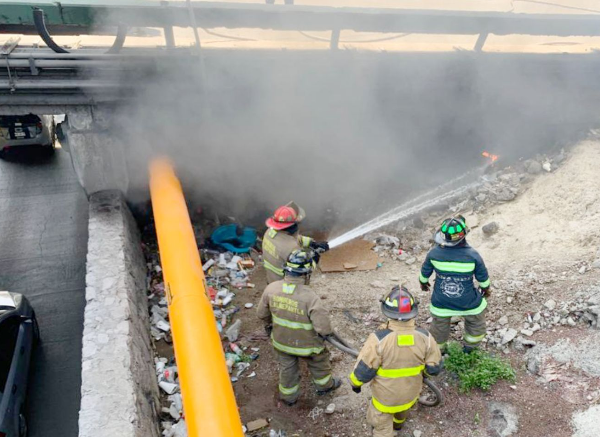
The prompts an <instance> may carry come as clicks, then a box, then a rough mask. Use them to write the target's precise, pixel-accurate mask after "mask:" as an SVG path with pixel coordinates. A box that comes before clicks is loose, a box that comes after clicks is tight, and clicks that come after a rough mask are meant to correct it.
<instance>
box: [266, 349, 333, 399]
mask: <svg viewBox="0 0 600 437" xmlns="http://www.w3.org/2000/svg"><path fill="white" fill-rule="evenodd" d="M275 354H276V355H277V361H278V362H279V397H280V398H281V399H282V400H284V401H286V402H294V401H296V400H297V399H298V397H299V396H300V360H301V359H302V360H304V361H306V364H307V366H308V371H309V372H310V375H311V377H312V380H313V382H314V384H315V387H316V389H317V390H327V389H329V388H331V386H332V385H333V378H332V375H331V362H330V361H329V351H328V350H327V349H325V350H323V352H321V353H320V354H317V355H312V356H310V357H298V356H296V355H289V354H286V353H283V352H281V351H278V350H277V349H275ZM296 387H297V389H296ZM282 388H284V390H282ZM292 389H296V390H294V391H293V392H291V390H292Z"/></svg>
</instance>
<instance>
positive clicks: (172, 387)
mask: <svg viewBox="0 0 600 437" xmlns="http://www.w3.org/2000/svg"><path fill="white" fill-rule="evenodd" d="M158 386H159V387H160V388H162V389H163V390H164V391H165V393H167V394H169V395H172V394H173V393H175V392H176V391H178V390H179V386H178V385H177V384H175V383H172V382H167V381H160V382H159V383H158Z"/></svg>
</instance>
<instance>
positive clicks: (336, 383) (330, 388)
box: [317, 376, 342, 396]
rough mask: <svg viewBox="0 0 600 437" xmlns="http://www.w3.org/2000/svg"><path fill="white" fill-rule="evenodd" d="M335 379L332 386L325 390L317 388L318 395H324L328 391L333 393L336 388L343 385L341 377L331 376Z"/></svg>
mask: <svg viewBox="0 0 600 437" xmlns="http://www.w3.org/2000/svg"><path fill="white" fill-rule="evenodd" d="M331 379H332V380H333V384H331V387H329V388H328V389H325V390H317V396H323V395H325V394H327V393H331V392H332V391H334V390H337V389H338V388H340V386H341V385H342V380H341V379H340V378H336V377H335V376H334V377H332V378H331Z"/></svg>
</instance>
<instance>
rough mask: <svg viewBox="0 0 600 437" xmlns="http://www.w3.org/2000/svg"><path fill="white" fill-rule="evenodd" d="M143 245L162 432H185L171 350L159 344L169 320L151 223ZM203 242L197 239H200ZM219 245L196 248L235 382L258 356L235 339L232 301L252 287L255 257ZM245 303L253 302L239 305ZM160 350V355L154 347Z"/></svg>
mask: <svg viewBox="0 0 600 437" xmlns="http://www.w3.org/2000/svg"><path fill="white" fill-rule="evenodd" d="M146 231H147V232H145V235H146V236H147V238H145V239H144V245H143V249H144V252H145V255H146V261H147V271H148V277H147V290H148V308H149V312H150V333H151V336H152V338H153V339H154V346H155V351H156V354H157V356H156V357H155V369H156V377H157V381H158V386H159V388H160V391H161V395H162V396H161V403H162V408H161V427H162V430H163V431H162V435H163V436H164V437H187V435H188V434H187V428H186V425H185V415H184V411H183V402H182V398H181V394H180V384H179V375H178V372H177V363H176V360H175V356H174V352H173V350H172V349H170V348H169V347H167V348H166V349H165V348H164V347H160V348H158V347H157V345H158V344H159V342H161V341H164V342H165V343H166V344H167V345H171V344H172V337H171V325H170V323H169V309H168V302H167V299H166V295H165V285H164V282H163V276H162V268H161V266H160V260H159V255H158V246H157V243H156V241H155V237H154V236H153V235H152V234H153V232H152V231H153V229H152V230H150V229H146ZM202 243H203V242H200V244H201V245H203V244H202ZM223 250H224V249H223V248H222V247H214V246H205V247H204V248H202V249H200V256H201V259H202V265H203V267H202V268H203V270H204V274H205V277H206V285H207V290H206V291H207V295H208V298H209V299H210V301H211V304H212V307H213V312H214V316H215V324H216V326H217V330H218V332H219V333H220V334H221V338H222V341H223V344H224V348H225V356H226V360H227V368H228V370H229V373H230V375H231V381H232V382H234V383H235V382H237V381H238V380H239V379H240V378H242V377H247V378H252V377H254V376H256V372H254V371H251V370H250V366H251V363H252V362H253V361H254V360H256V359H258V357H259V353H258V352H259V348H248V347H243V346H241V345H239V344H238V342H239V340H240V338H241V335H240V331H241V325H242V322H241V320H240V319H237V320H234V319H235V314H236V313H238V312H239V311H240V309H241V308H240V306H238V305H236V304H235V301H234V299H235V297H236V294H239V293H240V291H241V290H244V289H252V288H254V287H255V286H254V284H253V283H252V282H251V275H252V273H253V272H254V269H255V266H256V263H255V261H254V259H253V258H252V255H251V250H248V251H247V252H246V253H243V252H237V253H236V252H232V251H223ZM242 307H243V308H246V309H249V308H252V307H253V304H251V303H246V304H244V305H243V306H242ZM159 349H160V350H161V351H162V354H163V355H168V356H167V357H163V356H160V354H159V353H158V350H159Z"/></svg>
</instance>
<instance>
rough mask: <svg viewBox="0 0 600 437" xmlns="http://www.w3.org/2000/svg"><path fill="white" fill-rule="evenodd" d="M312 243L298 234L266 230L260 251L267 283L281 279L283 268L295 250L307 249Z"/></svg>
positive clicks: (310, 239) (308, 238)
mask: <svg viewBox="0 0 600 437" xmlns="http://www.w3.org/2000/svg"><path fill="white" fill-rule="evenodd" d="M311 241H312V238H310V237H304V236H302V235H299V234H298V233H296V234H293V235H290V234H288V233H287V232H285V231H277V230H275V229H271V228H269V229H267V232H265V235H264V236H263V242H262V251H263V262H264V265H265V269H267V281H268V282H269V283H271V282H273V281H276V280H278V279H282V278H283V267H284V266H285V263H286V261H287V259H288V257H289V256H290V253H292V252H293V251H294V250H296V249H301V248H307V247H308V246H309V245H310V243H311Z"/></svg>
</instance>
